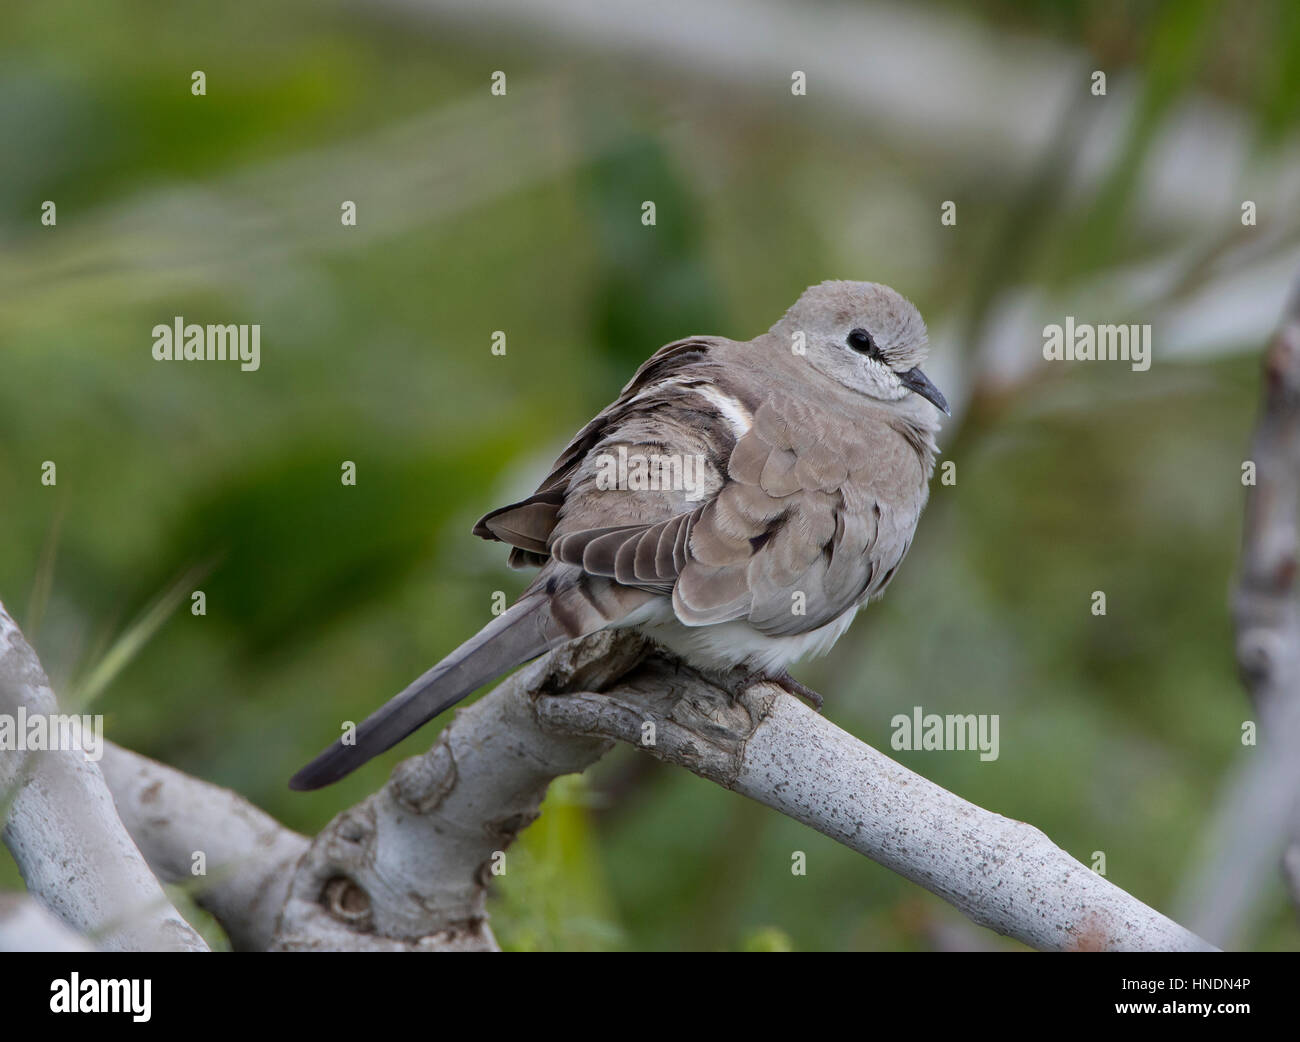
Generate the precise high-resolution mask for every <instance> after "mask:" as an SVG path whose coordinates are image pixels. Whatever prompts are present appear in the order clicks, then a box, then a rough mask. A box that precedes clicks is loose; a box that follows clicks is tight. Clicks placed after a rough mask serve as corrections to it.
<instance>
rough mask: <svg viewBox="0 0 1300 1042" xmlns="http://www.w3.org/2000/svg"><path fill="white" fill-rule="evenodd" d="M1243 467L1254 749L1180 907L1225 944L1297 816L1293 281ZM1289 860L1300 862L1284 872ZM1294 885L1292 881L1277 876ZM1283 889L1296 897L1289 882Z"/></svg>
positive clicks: (1297, 355) (1242, 634)
mask: <svg viewBox="0 0 1300 1042" xmlns="http://www.w3.org/2000/svg"><path fill="white" fill-rule="evenodd" d="M1251 459H1252V460H1253V461H1254V463H1255V468H1256V484H1255V485H1254V487H1253V488H1249V487H1248V489H1247V493H1246V517H1245V524H1244V528H1243V533H1242V553H1241V575H1240V578H1239V579H1238V584H1237V595H1236V601H1235V604H1234V621H1235V623H1236V629H1237V665H1238V668H1239V671H1240V674H1241V678H1242V682H1243V683H1244V684H1245V686H1246V689H1247V692H1248V693H1249V695H1250V698H1251V701H1252V702H1253V703H1254V705H1255V710H1256V714H1257V716H1258V718H1259V719H1258V724H1259V728H1258V730H1259V745H1258V747H1257V749H1256V751H1255V754H1254V755H1253V756H1252V757H1251V759H1250V761H1249V762H1248V763H1247V764H1246V765H1245V766H1244V768H1242V769H1241V770H1240V771H1239V772H1238V773H1237V776H1236V778H1235V779H1234V780H1233V782H1232V783H1231V784H1230V785H1229V787H1228V789H1227V790H1226V792H1225V794H1224V797H1223V799H1222V800H1221V801H1220V806H1219V809H1218V811H1217V813H1216V814H1215V818H1214V821H1213V823H1212V825H1211V827H1210V830H1209V837H1210V838H1209V840H1208V841H1207V843H1206V849H1207V850H1208V851H1209V856H1208V857H1207V858H1206V859H1205V861H1204V862H1203V867H1202V869H1201V871H1200V872H1199V873H1198V874H1197V875H1196V876H1195V877H1194V878H1193V879H1192V881H1191V882H1190V883H1189V884H1188V886H1187V887H1186V889H1185V893H1184V896H1183V898H1182V900H1181V903H1180V906H1181V907H1183V908H1185V909H1187V911H1188V918H1189V920H1190V921H1192V922H1193V923H1194V924H1196V925H1197V927H1198V929H1199V931H1200V932H1201V933H1203V934H1205V935H1206V936H1208V937H1213V938H1216V939H1220V940H1222V941H1224V942H1225V943H1226V942H1228V941H1229V940H1231V939H1232V938H1234V937H1236V936H1239V935H1242V934H1244V933H1245V931H1246V927H1247V925H1248V923H1249V919H1250V915H1251V911H1252V909H1253V908H1254V907H1255V905H1256V904H1257V901H1258V895H1259V894H1260V892H1261V890H1262V889H1263V884H1264V881H1265V879H1266V877H1267V876H1268V875H1269V874H1270V873H1271V872H1273V871H1275V869H1276V865H1277V863H1278V859H1279V857H1281V856H1282V853H1283V848H1284V847H1285V846H1286V844H1287V842H1288V838H1289V837H1290V842H1291V843H1293V844H1294V843H1296V840H1295V838H1294V837H1295V833H1296V826H1297V822H1298V821H1300V818H1298V817H1297V814H1298V813H1300V803H1298V796H1300V756H1297V755H1296V749H1297V748H1300V611H1298V610H1297V604H1296V591H1295V577H1296V553H1297V508H1298V504H1300V279H1298V280H1297V281H1296V283H1295V287H1294V289H1293V291H1292V296H1291V302H1290V305H1289V306H1288V308H1287V311H1286V313H1285V314H1284V315H1283V316H1282V324H1281V326H1280V327H1279V329H1278V331H1277V333H1276V334H1275V335H1274V337H1273V341H1272V344H1271V345H1270V347H1269V349H1268V351H1267V352H1266V354H1265V357H1264V404H1263V410H1262V412H1261V414H1260V418H1259V424H1258V426H1257V427H1256V429H1255V438H1254V443H1253V446H1252V449H1251ZM1298 862H1300V852H1294V853H1292V854H1290V855H1289V856H1288V857H1287V858H1286V864H1287V865H1288V866H1289V865H1295V864H1297V863H1298ZM1288 878H1290V879H1294V878H1295V875H1294V872H1288ZM1292 890H1293V892H1294V893H1296V894H1297V895H1300V884H1297V885H1293V886H1292Z"/></svg>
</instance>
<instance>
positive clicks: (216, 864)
mask: <svg viewBox="0 0 1300 1042" xmlns="http://www.w3.org/2000/svg"><path fill="white" fill-rule="evenodd" d="M100 766H101V767H102V769H103V772H104V777H105V779H106V780H107V782H108V786H109V788H110V789H111V790H112V792H113V800H114V801H115V802H116V804H117V811H118V814H119V815H120V816H121V818H122V821H123V823H124V824H125V825H126V828H127V830H128V831H129V832H130V833H131V838H132V839H134V840H135V842H136V844H137V845H138V846H139V848H140V851H141V853H143V854H144V856H145V859H146V860H147V861H148V862H149V867H150V868H152V869H153V871H154V872H155V873H156V874H157V875H158V877H159V878H160V879H163V880H165V881H166V882H169V883H185V884H191V885H194V884H197V886H196V890H195V893H194V898H195V900H196V901H197V902H198V904H199V905H200V906H202V907H203V908H205V909H206V910H207V911H208V912H210V913H211V914H212V915H213V917H214V918H216V920H217V921H218V922H219V923H221V926H222V928H223V929H225V931H226V933H227V935H228V936H229V937H230V941H231V944H232V945H233V946H234V948H235V949H236V950H237V951H266V949H267V948H268V947H269V946H270V944H271V939H272V935H273V934H274V932H275V924H276V919H277V918H278V917H279V915H280V909H281V908H282V907H283V906H284V902H285V900H286V898H287V897H288V893H289V881H290V879H291V878H292V876H293V871H294V869H295V868H296V866H297V863H298V861H299V859H300V858H301V857H302V855H303V854H304V853H305V852H306V850H307V847H308V841H307V839H306V837H304V836H300V835H299V834H298V833H296V832H293V831H292V830H290V829H287V828H285V827H284V826H283V825H281V824H280V823H279V822H278V821H276V820H275V819H274V818H272V817H271V816H270V815H269V814H267V813H266V812H264V811H262V810H259V809H258V808H257V807H255V806H253V805H252V804H251V803H249V802H248V801H247V800H245V799H244V798H243V797H241V796H239V795H237V794H235V793H233V792H231V791H230V790H229V789H223V788H220V787H219V786H216V785H211V784H209V783H208V782H204V781H199V780H198V779H197V778H192V777H190V776H189V775H188V774H184V773H183V772H181V771H178V770H175V769H174V768H171V767H166V766H164V765H163V764H160V763H157V762H156V761H154V760H150V759H149V758H148V757H145V756H141V755H139V754H138V753H133V752H130V751H128V750H126V749H123V748H121V747H120V746H117V745H114V744H113V743H112V742H105V743H104V759H103V761H102V763H101V765H100ZM196 854H202V855H203V871H202V873H201V874H199V875H195V874H194V873H195V861H196V859H195V855H196Z"/></svg>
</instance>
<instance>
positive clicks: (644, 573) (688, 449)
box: [476, 341, 927, 636]
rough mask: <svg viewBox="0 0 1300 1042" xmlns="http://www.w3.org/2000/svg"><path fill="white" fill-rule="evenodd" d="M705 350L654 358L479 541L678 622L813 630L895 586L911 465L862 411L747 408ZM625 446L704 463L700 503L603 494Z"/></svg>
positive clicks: (907, 527) (701, 345) (915, 461)
mask: <svg viewBox="0 0 1300 1042" xmlns="http://www.w3.org/2000/svg"><path fill="white" fill-rule="evenodd" d="M665 352H671V354H670V355H668V356H667V357H665V358H661V356H663V355H664V354H665ZM709 352H710V345H709V343H708V342H702V341H683V342H680V343H678V344H673V345H669V347H668V348H665V349H664V351H661V352H660V354H659V355H656V356H655V357H654V358H652V359H651V360H650V362H649V363H647V365H646V366H644V367H643V368H642V373H645V372H646V371H647V370H650V369H652V368H653V367H655V366H656V362H657V360H658V361H659V362H662V363H665V364H663V365H660V366H659V367H658V368H657V369H655V370H654V371H653V372H652V375H651V377H650V378H649V379H645V380H642V378H641V377H642V373H638V376H637V378H635V379H634V380H633V381H632V383H631V384H629V385H628V388H626V389H625V390H624V393H623V395H622V396H621V397H620V399H619V400H618V401H617V402H615V403H614V404H613V405H612V406H610V408H609V409H606V410H605V411H604V412H603V413H601V415H600V416H598V417H597V418H596V420H594V421H593V422H592V423H591V424H589V425H588V426H587V427H586V428H584V430H583V431H582V432H580V433H579V435H578V436H577V437H576V438H575V439H574V441H573V443H572V444H571V445H570V446H569V448H568V449H566V451H565V453H564V454H563V455H562V456H561V457H560V460H559V461H558V462H557V464H556V467H555V469H554V470H553V471H552V474H551V476H550V477H548V478H547V480H546V481H545V482H543V484H542V486H541V488H540V489H539V490H538V492H537V494H536V495H534V496H532V497H531V498H530V499H528V500H525V501H523V502H522V503H519V504H514V505H513V506H511V507H507V508H504V509H503V510H501V511H497V512H495V513H493V514H489V515H488V516H487V517H486V518H484V520H483V521H482V522H480V528H484V529H486V530H487V534H488V535H489V537H492V538H499V539H503V540H504V541H506V542H509V543H511V544H512V545H513V546H515V547H516V548H517V551H518V552H522V553H526V554H529V555H532V556H533V557H534V558H535V559H536V560H537V561H538V562H539V563H541V562H544V561H546V560H547V559H551V560H555V561H558V562H561V563H564V564H569V565H576V566H578V567H580V568H581V569H582V570H583V572H585V573H587V574H588V575H592V576H602V577H605V578H608V579H611V580H613V581H614V582H616V583H618V584H620V585H623V586H630V587H635V588H638V589H642V590H649V591H652V592H656V593H660V594H663V595H665V596H669V595H671V597H672V603H673V607H674V610H675V613H676V615H677V616H678V618H679V619H680V620H681V621H682V622H684V623H686V624H687V625H708V624H711V623H717V622H724V621H729V620H733V619H746V620H747V621H748V622H749V623H750V624H751V625H753V626H754V627H755V628H756V629H758V630H759V631H760V632H763V633H766V634H769V635H771V636H787V635H792V634H798V633H804V632H807V631H809V630H812V629H816V628H818V627H820V626H823V625H825V624H826V623H828V622H830V621H832V620H833V619H835V618H836V617H837V616H839V615H840V614H842V613H843V612H844V611H845V610H847V609H849V608H850V607H852V606H853V605H855V604H857V603H859V602H860V601H861V600H863V599H864V598H865V597H869V596H873V595H875V594H878V593H880V592H881V591H882V590H883V588H884V586H885V584H886V583H888V582H889V580H890V579H891V578H892V576H893V573H894V570H895V569H896V568H897V566H898V564H899V563H900V562H901V561H902V559H903V556H904V555H905V554H906V552H907V549H908V546H909V545H910V541H911V537H912V531H913V528H914V526H915V523H916V518H917V516H918V515H919V513H920V510H921V507H922V506H923V504H924V499H925V495H926V482H925V478H926V476H927V475H926V474H925V470H924V464H923V462H922V458H921V454H920V453H919V452H918V450H917V448H916V446H915V445H914V444H913V443H912V442H911V441H910V440H909V438H908V436H907V432H906V431H904V430H901V429H898V428H897V427H895V426H894V424H893V422H892V421H891V419H890V418H889V417H888V416H887V415H885V414H884V413H883V412H882V411H880V410H878V409H875V408H873V407H872V406H870V405H869V404H867V403H862V404H861V405H860V407H859V408H856V409H855V410H854V411H851V412H845V411H840V410H836V409H833V408H830V407H828V406H827V405H826V404H825V403H818V404H817V405H816V407H814V406H813V405H812V404H810V403H809V402H808V401H805V400H802V399H800V398H797V397H795V396H791V395H783V394H780V393H779V392H775V391H772V390H768V392H767V393H766V394H765V396H764V397H763V398H762V399H761V400H759V399H758V398H757V396H756V395H754V394H753V393H752V392H751V393H750V394H748V395H746V393H745V392H744V391H743V390H742V389H740V388H739V387H738V386H736V385H735V384H733V383H729V382H728V374H727V370H726V369H724V368H721V367H719V368H718V369H712V370H711V369H710V368H709V366H708V361H709V359H708V356H709ZM674 360H676V361H677V362H678V363H679V364H675V365H674V364H671V363H672V362H673V361H674ZM701 385H705V386H704V387H701ZM855 404H856V403H855ZM619 447H624V448H626V449H627V450H628V451H629V453H630V454H635V453H638V452H639V453H651V452H654V453H661V454H668V453H672V454H675V455H678V456H690V455H692V454H694V455H698V456H699V457H701V458H702V459H703V461H704V466H703V467H702V472H703V473H702V476H701V482H700V487H698V488H697V489H695V490H694V493H693V495H695V496H698V497H699V498H698V499H693V498H691V495H692V494H688V493H685V492H683V491H682V490H672V489H667V490H663V489H659V490H656V489H651V490H642V491H628V490H626V489H607V488H601V487H599V484H598V481H597V476H598V469H597V467H596V465H595V463H594V460H596V459H597V457H599V456H601V455H602V454H604V455H605V456H606V457H608V456H609V455H610V454H611V453H614V452H616V451H617V449H618V448H619ZM476 531H477V529H476ZM480 534H484V533H482V532H480Z"/></svg>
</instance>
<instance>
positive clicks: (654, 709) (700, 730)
mask: <svg viewBox="0 0 1300 1042" xmlns="http://www.w3.org/2000/svg"><path fill="white" fill-rule="evenodd" d="M778 696H779V690H778V689H776V688H774V687H772V686H771V685H769V684H758V685H755V686H753V687H750V688H748V689H746V690H744V691H741V692H740V693H739V694H737V695H733V694H732V693H731V692H729V691H727V690H725V689H723V688H721V687H718V686H717V685H716V684H714V683H713V682H712V681H710V680H708V679H706V678H704V677H703V676H702V675H701V674H699V673H698V672H696V671H695V670H692V669H690V668H689V667H687V666H684V665H683V664H682V663H681V662H679V661H678V660H676V659H673V658H668V657H667V656H664V655H661V654H656V655H653V656H651V657H650V658H647V659H646V660H645V661H643V662H642V664H641V665H640V667H639V668H637V669H636V670H635V671H634V672H632V673H630V674H628V675H627V676H625V677H624V678H623V679H622V680H621V681H620V682H619V683H618V684H617V685H616V686H615V687H613V688H611V689H609V690H608V691H606V692H605V693H604V694H594V693H590V692H582V693H579V694H571V695H564V696H558V697H557V696H551V697H544V698H539V699H538V701H537V714H538V719H539V721H540V722H541V724H542V726H543V727H545V728H546V729H547V730H551V731H555V732H562V733H565V734H581V735H588V736H591V737H599V738H606V739H613V740H616V741H622V742H627V743H628V744H630V745H635V746H637V747H639V748H641V749H644V750H645V751H646V752H648V753H650V754H651V755H652V756H655V757H658V758H659V759H661V760H670V761H672V762H673V763H677V764H680V765H682V766H684V767H686V768H687V769H688V770H691V771H693V772H695V773H696V774H699V775H701V776H702V777H705V778H708V779H710V780H711V781H715V782H717V783H718V784H719V785H724V786H726V787H727V788H733V787H734V785H735V781H736V778H737V777H738V776H739V773H740V765H741V762H742V760H743V758H744V753H745V743H746V742H747V741H748V740H749V737H750V736H751V735H752V734H753V733H754V731H755V729H756V728H757V727H758V725H759V724H760V723H762V721H763V720H764V719H765V718H766V716H767V714H768V713H769V712H770V710H771V707H772V704H773V702H774V701H775V699H776V698H777V697H778Z"/></svg>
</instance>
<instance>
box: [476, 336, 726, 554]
mask: <svg viewBox="0 0 1300 1042" xmlns="http://www.w3.org/2000/svg"><path fill="white" fill-rule="evenodd" d="M724 344H730V341H724V340H722V339H721V338H716V337H692V338H690V339H687V340H678V341H675V342H674V343H671V344H668V345H666V346H664V347H662V348H660V349H659V350H658V351H657V352H655V354H654V355H652V356H651V357H650V358H649V359H647V360H646V362H645V363H644V364H643V365H642V366H641V368H640V369H638V370H637V372H636V375H634V376H633V377H632V379H631V380H630V381H628V384H627V386H626V387H624V388H623V391H622V393H621V394H620V395H619V396H618V398H617V399H616V400H615V401H613V402H612V403H611V404H610V405H608V406H607V407H606V408H605V409H603V410H601V412H600V413H598V414H597V416H596V417H595V419H593V420H592V421H591V422H590V423H588V424H587V425H586V426H585V427H583V428H582V430H580V431H579V432H578V433H577V434H575V435H574V436H573V438H572V440H571V441H570V442H569V444H568V445H567V446H566V447H565V449H564V451H563V452H561V453H560V456H559V458H558V459H557V460H556V461H555V465H554V466H553V467H552V468H551V472H550V473H549V474H548V475H547V476H546V479H545V480H544V481H543V482H542V483H541V485H539V486H538V488H537V491H536V493H534V494H533V495H532V496H530V497H528V498H527V499H525V500H521V501H520V502H518V503H511V504H510V505H508V506H504V507H501V508H500V509H497V510H494V511H492V512H491V513H489V514H487V515H485V516H484V517H483V518H482V519H481V520H480V521H479V522H478V524H477V525H475V526H474V534H475V535H477V536H480V537H482V538H484V539H496V540H500V541H501V542H504V543H508V544H509V545H510V546H511V547H512V549H511V551H510V564H511V566H512V567H515V568H519V567H525V566H527V565H541V564H545V563H546V561H548V560H549V559H550V557H551V552H550V548H549V544H550V541H551V537H552V534H553V533H554V532H555V529H556V525H557V524H558V523H559V521H560V516H561V512H562V511H564V512H565V513H566V514H567V516H568V518H569V526H568V527H569V528H570V529H573V528H575V527H580V526H581V521H580V518H581V517H582V516H585V514H582V513H580V506H579V504H580V503H585V502H586V500H587V497H586V496H572V497H571V495H570V494H571V492H574V491H576V490H577V488H578V486H579V485H581V484H582V483H583V482H582V477H583V475H580V474H579V471H580V468H582V466H583V464H584V461H591V460H592V459H593V457H594V456H595V455H598V454H600V453H602V452H609V453H612V454H616V453H617V449H618V447H619V446H620V445H622V446H623V447H625V448H627V449H629V450H630V451H633V452H635V451H637V450H640V451H641V452H643V453H644V454H651V453H655V452H666V451H669V450H668V449H667V448H666V447H665V446H663V444H662V442H663V440H664V439H665V438H666V437H671V436H672V435H673V433H674V430H681V429H682V427H683V425H685V426H690V425H693V426H694V427H695V428H696V429H697V432H698V433H701V434H704V435H705V436H704V437H696V438H686V439H682V440H685V441H688V442H691V443H692V444H690V445H688V446H685V447H684V448H688V449H690V450H691V451H690V453H688V454H689V455H692V456H694V455H696V454H697V453H702V454H703V455H704V456H705V457H706V461H711V462H708V463H706V465H707V466H709V467H711V469H712V471H713V477H714V479H715V481H716V484H717V485H719V486H720V485H721V483H722V478H721V474H722V473H724V472H725V470H726V459H727V457H728V456H729V455H730V453H731V449H732V446H733V445H734V442H735V437H734V433H732V432H729V431H728V430H727V429H726V427H725V424H724V425H723V427H722V428H720V429H719V431H718V433H717V436H716V437H708V436H707V434H708V429H709V428H710V427H711V426H712V425H713V421H714V420H716V419H717V415H716V409H713V408H712V407H711V406H710V404H709V402H708V401H707V400H706V399H702V398H700V397H699V396H697V395H692V394H687V393H685V392H684V386H683V385H690V384H697V385H706V386H711V385H712V384H713V382H714V381H715V380H718V379H724V380H725V376H724V367H723V366H722V364H721V363H720V362H719V361H718V359H717V358H716V354H717V351H718V349H719V348H720V347H721V346H722V345H724ZM678 451H683V450H682V449H679V450H678ZM593 466H594V464H591V463H590V462H589V463H588V470H589V471H591V469H592V467H593ZM585 476H586V477H588V478H589V479H591V480H589V481H587V482H586V484H588V485H594V478H595V474H594V472H592V473H588V474H586V475H585ZM588 491H590V490H588ZM635 498H636V502H634V503H630V504H629V503H618V502H617V500H615V501H614V502H613V503H612V504H610V508H612V509H614V511H615V514H616V515H617V516H623V515H624V514H626V513H627V512H628V511H629V510H631V511H633V513H632V514H629V515H628V516H627V517H626V521H627V523H629V524H634V523H642V524H644V523H653V522H657V521H659V520H663V519H665V518H668V517H671V516H673V515H674V514H678V513H681V512H683V510H685V509H687V508H688V507H690V506H693V505H694V504H693V503H690V502H689V501H687V500H685V499H683V498H682V497H680V496H672V495H665V496H658V495H655V494H652V493H649V492H647V493H637V494H636V497H635ZM570 499H572V500H573V502H572V503H570V505H569V506H568V507H567V510H566V509H565V507H566V503H568V502H569V501H570ZM592 513H593V516H592V518H591V520H592V524H591V527H605V526H608V525H609V524H610V522H608V521H604V522H603V523H602V520H601V517H600V515H599V514H598V513H595V512H594V511H592Z"/></svg>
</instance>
